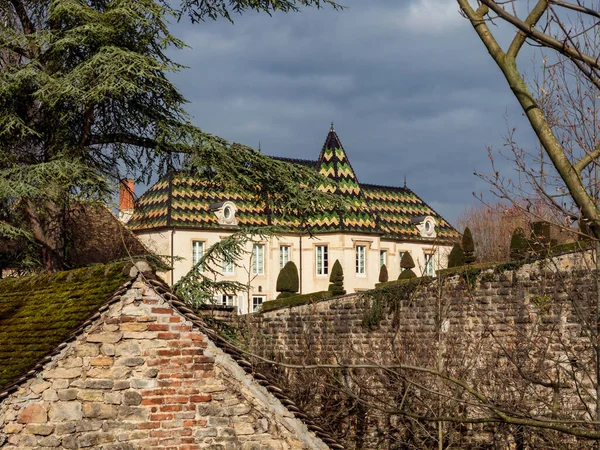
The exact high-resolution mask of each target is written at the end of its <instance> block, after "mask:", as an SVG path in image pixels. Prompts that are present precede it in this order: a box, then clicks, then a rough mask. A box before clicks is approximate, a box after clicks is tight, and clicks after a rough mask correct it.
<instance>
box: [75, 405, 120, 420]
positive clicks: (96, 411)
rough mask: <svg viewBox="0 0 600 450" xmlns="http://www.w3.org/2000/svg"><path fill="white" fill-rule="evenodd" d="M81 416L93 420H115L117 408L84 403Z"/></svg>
mask: <svg viewBox="0 0 600 450" xmlns="http://www.w3.org/2000/svg"><path fill="white" fill-rule="evenodd" d="M83 416H84V417H90V418H94V419H116V418H117V407H116V406H114V405H107V404H104V403H99V402H94V403H84V404H83Z"/></svg>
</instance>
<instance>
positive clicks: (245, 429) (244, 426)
mask: <svg viewBox="0 0 600 450" xmlns="http://www.w3.org/2000/svg"><path fill="white" fill-rule="evenodd" d="M233 428H234V430H235V434H236V435H238V436H239V435H248V434H254V427H253V426H252V424H250V423H243V422H242V423H236V424H234V425H233Z"/></svg>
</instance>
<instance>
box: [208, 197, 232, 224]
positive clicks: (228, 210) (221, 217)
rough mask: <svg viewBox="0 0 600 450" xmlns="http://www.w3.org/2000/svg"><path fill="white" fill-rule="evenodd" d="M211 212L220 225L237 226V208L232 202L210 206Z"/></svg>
mask: <svg viewBox="0 0 600 450" xmlns="http://www.w3.org/2000/svg"><path fill="white" fill-rule="evenodd" d="M210 210H211V211H212V212H213V213H215V216H217V220H218V221H219V224H220V225H237V219H236V217H235V213H236V212H237V208H236V206H235V204H234V203H233V202H232V201H229V200H228V201H226V202H219V203H214V204H212V205H210Z"/></svg>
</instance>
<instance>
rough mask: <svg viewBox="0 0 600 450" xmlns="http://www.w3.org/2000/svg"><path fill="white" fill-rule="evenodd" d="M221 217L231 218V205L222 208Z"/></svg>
mask: <svg viewBox="0 0 600 450" xmlns="http://www.w3.org/2000/svg"><path fill="white" fill-rule="evenodd" d="M223 217H225V219H230V218H231V206H226V207H225V209H224V210H223Z"/></svg>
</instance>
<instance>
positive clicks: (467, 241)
mask: <svg viewBox="0 0 600 450" xmlns="http://www.w3.org/2000/svg"><path fill="white" fill-rule="evenodd" d="M462 251H463V253H464V256H465V264H473V263H474V262H475V243H474V242H473V235H472V234H471V230H469V227H467V228H465V231H464V233H463V236H462Z"/></svg>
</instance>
